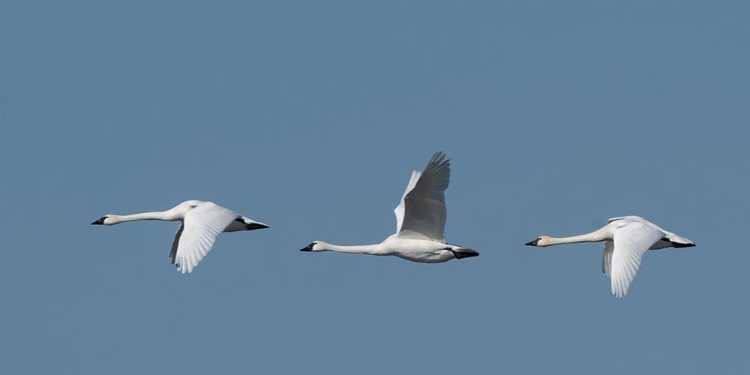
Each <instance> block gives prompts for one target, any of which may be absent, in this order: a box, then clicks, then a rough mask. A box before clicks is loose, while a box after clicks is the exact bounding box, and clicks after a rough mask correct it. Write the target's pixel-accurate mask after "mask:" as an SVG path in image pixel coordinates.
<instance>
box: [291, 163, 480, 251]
mask: <svg viewBox="0 0 750 375" xmlns="http://www.w3.org/2000/svg"><path fill="white" fill-rule="evenodd" d="M449 181H450V160H449V159H445V155H444V154H443V153H442V152H437V153H435V155H434V156H433V157H432V159H430V162H429V163H427V167H425V169H424V172H421V173H420V172H419V171H414V172H412V174H411V179H409V184H408V185H407V186H406V191H404V195H403V197H402V198H401V203H400V204H399V205H398V207H396V209H395V210H394V212H395V213H396V234H394V235H391V236H390V237H388V238H386V240H385V241H383V242H381V243H379V244H375V245H362V246H339V245H332V244H329V243H325V242H323V241H315V242H313V243H311V244H310V245H308V246H307V247H305V248H303V249H301V251H310V252H318V251H338V252H341V253H354V254H370V255H394V256H397V257H399V258H402V259H406V260H410V261H412V262H420V263H441V262H447V261H449V260H451V259H462V258H468V257H474V256H477V255H479V253H478V252H476V251H474V250H472V249H467V248H464V247H461V246H457V245H451V244H449V243H446V242H445V240H444V238H443V231H444V230H445V219H446V209H445V189H446V188H448V183H449Z"/></svg>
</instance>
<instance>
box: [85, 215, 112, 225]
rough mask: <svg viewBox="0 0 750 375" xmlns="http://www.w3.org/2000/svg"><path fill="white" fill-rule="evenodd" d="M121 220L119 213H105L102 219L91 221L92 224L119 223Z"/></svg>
mask: <svg viewBox="0 0 750 375" xmlns="http://www.w3.org/2000/svg"><path fill="white" fill-rule="evenodd" d="M117 223H119V221H118V220H117V215H112V214H109V215H104V216H102V217H101V218H100V219H98V220H96V221H94V222H93V223H91V225H112V224H117Z"/></svg>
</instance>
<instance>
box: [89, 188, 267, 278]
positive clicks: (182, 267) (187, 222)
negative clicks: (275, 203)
mask: <svg viewBox="0 0 750 375" xmlns="http://www.w3.org/2000/svg"><path fill="white" fill-rule="evenodd" d="M138 220H162V221H180V227H179V228H178V229H177V233H176V234H175V237H174V241H173V242H172V249H171V251H170V252H169V257H170V258H171V259H172V264H174V265H175V266H176V267H177V270H178V271H180V272H182V273H186V272H188V273H190V272H193V269H194V268H195V267H196V266H198V263H199V262H200V261H201V260H202V259H203V257H205V256H206V255H207V254H208V252H209V251H211V247H212V246H213V244H214V242H215V241H216V236H218V235H219V233H221V232H237V231H244V230H256V229H263V228H268V225H266V224H264V223H261V222H259V221H254V220H252V219H250V218H248V217H245V216H242V215H240V214H238V213H236V212H234V211H232V210H230V209H228V208H224V207H222V206H219V205H218V204H215V203H213V202H204V201H199V200H189V201H185V202H182V203H180V204H179V205H177V206H175V207H174V208H172V209H169V210H166V211H158V212H143V213H138V214H132V215H115V214H107V215H105V216H103V217H101V218H100V219H98V220H96V221H94V222H93V223H91V224H92V225H115V224H120V223H125V222H128V221H138Z"/></svg>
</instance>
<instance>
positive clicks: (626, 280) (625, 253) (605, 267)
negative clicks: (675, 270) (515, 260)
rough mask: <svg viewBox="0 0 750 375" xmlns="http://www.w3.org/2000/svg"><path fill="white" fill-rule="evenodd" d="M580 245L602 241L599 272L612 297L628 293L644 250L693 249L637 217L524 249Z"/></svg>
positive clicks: (684, 240) (544, 239) (536, 242)
mask: <svg viewBox="0 0 750 375" xmlns="http://www.w3.org/2000/svg"><path fill="white" fill-rule="evenodd" d="M580 242H604V253H603V255H602V272H603V273H604V274H605V275H607V277H609V278H611V279H612V294H613V295H614V296H615V297H618V298H619V297H624V296H625V295H627V294H628V288H630V284H631V283H632V282H633V279H634V278H635V274H636V273H637V272H638V268H639V267H640V265H641V260H642V258H643V254H645V253H646V251H647V250H661V249H666V248H669V247H674V248H683V247H693V246H695V243H694V242H693V241H690V240H689V239H687V238H685V237H681V236H678V235H677V234H674V233H672V232H669V231H666V230H664V229H662V228H661V227H659V226H658V225H656V224H654V223H652V222H650V221H648V220H646V219H644V218H642V217H638V216H622V217H615V218H612V219H609V222H608V223H607V225H605V226H603V227H602V228H600V229H598V230H596V231H594V232H591V233H588V234H583V235H580V236H572V237H563V238H555V237H549V236H539V237H538V238H537V239H535V240H534V241H531V242H529V243H527V244H526V246H539V247H546V246H552V245H559V244H566V243H580Z"/></svg>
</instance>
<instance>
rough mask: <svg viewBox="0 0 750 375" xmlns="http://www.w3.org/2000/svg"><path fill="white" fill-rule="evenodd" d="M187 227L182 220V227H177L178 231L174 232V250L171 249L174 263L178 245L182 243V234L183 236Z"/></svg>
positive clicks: (170, 253)
mask: <svg viewBox="0 0 750 375" xmlns="http://www.w3.org/2000/svg"><path fill="white" fill-rule="evenodd" d="M183 229H185V224H183V223H182V222H180V227H179V228H177V233H175V234H174V241H172V250H169V257H170V258H171V259H172V264H174V262H175V258H176V257H177V246H178V245H179V244H180V236H182V230H183Z"/></svg>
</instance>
